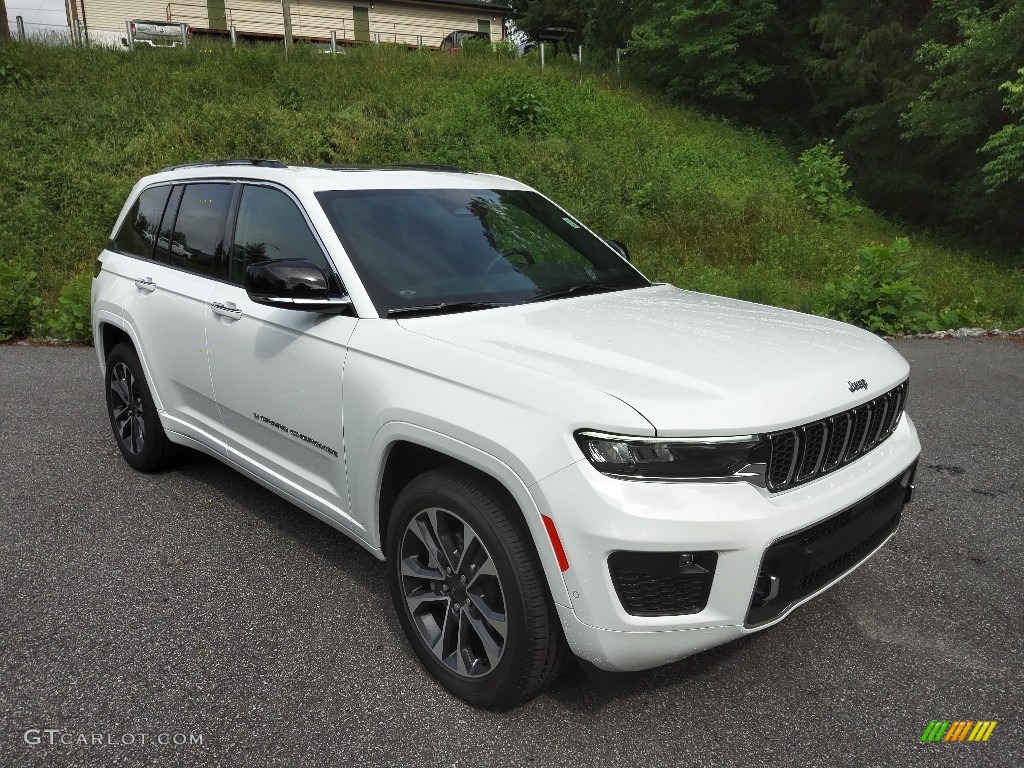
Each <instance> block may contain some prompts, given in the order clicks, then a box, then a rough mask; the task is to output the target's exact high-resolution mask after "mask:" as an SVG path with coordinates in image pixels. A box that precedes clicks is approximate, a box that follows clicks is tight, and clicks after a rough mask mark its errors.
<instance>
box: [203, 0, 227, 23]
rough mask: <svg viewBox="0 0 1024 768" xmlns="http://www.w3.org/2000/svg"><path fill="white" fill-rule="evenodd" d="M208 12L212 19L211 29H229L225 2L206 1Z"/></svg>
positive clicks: (220, 0) (218, 0)
mask: <svg viewBox="0 0 1024 768" xmlns="http://www.w3.org/2000/svg"><path fill="white" fill-rule="evenodd" d="M206 10H207V13H208V15H209V17H210V29H224V30H226V29H227V28H228V16H227V11H225V9H224V0H206Z"/></svg>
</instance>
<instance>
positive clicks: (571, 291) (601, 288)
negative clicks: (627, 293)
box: [523, 283, 623, 304]
mask: <svg viewBox="0 0 1024 768" xmlns="http://www.w3.org/2000/svg"><path fill="white" fill-rule="evenodd" d="M622 288H623V286H621V285H608V284H607V283H578V284H577V285H570V286H568V287H566V288H557V289H555V290H553V291H545V292H544V293H538V294H537V295H536V296H531V297H530V298H528V299H527V300H526V301H525V302H523V303H524V304H530V303H532V302H534V301H547V300H548V299H560V298H562V297H563V296H573V295H576V296H583V295H585V294H588V293H606V292H607V291H618V290H622Z"/></svg>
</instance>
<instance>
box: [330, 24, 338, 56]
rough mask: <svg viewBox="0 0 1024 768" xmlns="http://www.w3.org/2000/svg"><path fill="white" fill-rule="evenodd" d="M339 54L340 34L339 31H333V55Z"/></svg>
mask: <svg viewBox="0 0 1024 768" xmlns="http://www.w3.org/2000/svg"><path fill="white" fill-rule="evenodd" d="M337 52H338V32H337V30H333V29H332V30H331V53H332V54H334V53H337Z"/></svg>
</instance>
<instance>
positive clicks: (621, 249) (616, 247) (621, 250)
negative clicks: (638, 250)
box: [605, 240, 630, 261]
mask: <svg viewBox="0 0 1024 768" xmlns="http://www.w3.org/2000/svg"><path fill="white" fill-rule="evenodd" d="M605 243H607V245H608V247H609V248H611V249H612V250H613V251H615V252H616V253H617V254H619V256H621V257H622V258H624V259H625V260H626V261H630V258H629V248H627V247H626V244H625V243H620V242H619V241H618V240H605Z"/></svg>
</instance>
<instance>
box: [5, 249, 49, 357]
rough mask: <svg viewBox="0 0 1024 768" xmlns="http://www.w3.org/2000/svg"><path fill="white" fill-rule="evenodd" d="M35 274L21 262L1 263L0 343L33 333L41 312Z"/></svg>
mask: <svg viewBox="0 0 1024 768" xmlns="http://www.w3.org/2000/svg"><path fill="white" fill-rule="evenodd" d="M35 281H36V273H35V272H33V271H32V270H30V269H29V268H28V267H26V266H25V265H24V264H22V263H21V262H17V261H15V262H6V261H0V341H7V340H8V339H10V338H12V337H14V336H24V335H26V334H28V333H30V332H31V331H32V325H33V322H32V321H33V317H34V315H35V313H36V312H37V310H38V309H39V305H40V301H39V298H38V297H37V296H36V285H35Z"/></svg>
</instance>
